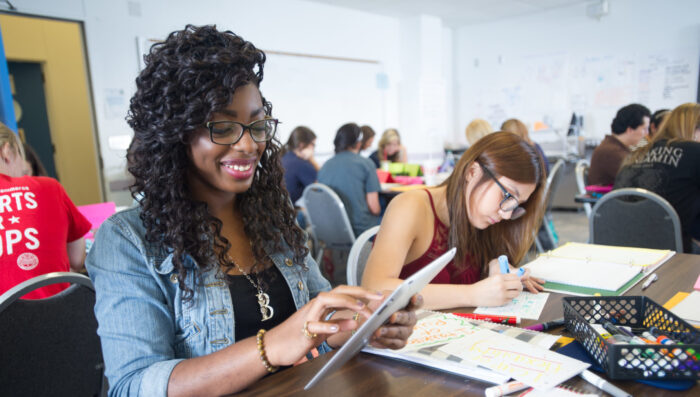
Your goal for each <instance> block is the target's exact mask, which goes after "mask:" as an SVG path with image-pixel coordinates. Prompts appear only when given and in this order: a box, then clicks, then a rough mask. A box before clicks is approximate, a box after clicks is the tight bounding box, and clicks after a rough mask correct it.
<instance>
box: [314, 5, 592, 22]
mask: <svg viewBox="0 0 700 397" xmlns="http://www.w3.org/2000/svg"><path fill="white" fill-rule="evenodd" d="M309 1H313V2H316V3H324V4H328V5H334V6H338V7H345V8H352V9H355V10H360V11H365V12H371V13H374V14H381V15H386V16H391V17H398V18H401V17H411V16H417V15H421V14H427V15H434V16H437V17H440V18H441V19H442V21H443V23H444V24H445V25H446V26H449V27H459V26H463V25H471V24H477V23H484V22H493V21H497V20H500V19H505V18H511V17H516V16H520V15H526V14H533V13H537V12H542V11H545V10H550V9H552V8H559V7H566V6H570V5H574V4H581V3H590V2H591V1H592V0H309Z"/></svg>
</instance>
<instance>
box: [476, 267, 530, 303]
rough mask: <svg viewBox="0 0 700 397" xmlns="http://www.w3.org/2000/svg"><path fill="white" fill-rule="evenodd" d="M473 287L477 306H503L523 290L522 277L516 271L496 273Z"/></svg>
mask: <svg viewBox="0 0 700 397" xmlns="http://www.w3.org/2000/svg"><path fill="white" fill-rule="evenodd" d="M471 287H472V288H474V298H475V303H476V305H475V306H503V305H505V304H507V303H509V302H510V301H512V300H513V298H515V297H517V296H518V295H519V294H520V292H522V290H523V284H522V282H521V281H520V277H518V276H517V275H516V274H514V273H508V274H495V275H492V276H490V277H487V278H485V279H483V280H481V281H479V282H477V283H475V284H472V286H471Z"/></svg>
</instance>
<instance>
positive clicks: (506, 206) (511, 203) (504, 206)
mask: <svg viewBox="0 0 700 397" xmlns="http://www.w3.org/2000/svg"><path fill="white" fill-rule="evenodd" d="M479 165H480V166H481V169H482V170H484V172H485V173H486V175H488V176H490V177H491V179H493V181H494V182H496V185H498V187H500V188H501V191H502V192H503V200H501V203H500V204H499V208H500V209H501V211H503V212H511V211H512V212H511V215H510V219H511V220H513V219H518V218H520V217H521V216H523V215H525V208H523V207H521V206H520V203H519V202H518V199H517V198H516V197H515V196H513V195H512V194H510V192H509V191H508V189H506V188H505V186H503V185H502V184H501V182H499V181H498V179H496V175H494V174H493V172H491V170H490V169H488V168H486V167H485V166H484V165H483V164H481V163H479Z"/></svg>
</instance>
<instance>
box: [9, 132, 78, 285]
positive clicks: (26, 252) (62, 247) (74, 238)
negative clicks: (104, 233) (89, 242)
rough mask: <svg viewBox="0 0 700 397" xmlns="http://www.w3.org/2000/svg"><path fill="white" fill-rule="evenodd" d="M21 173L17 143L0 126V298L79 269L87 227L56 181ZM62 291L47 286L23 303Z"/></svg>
mask: <svg viewBox="0 0 700 397" xmlns="http://www.w3.org/2000/svg"><path fill="white" fill-rule="evenodd" d="M25 167H26V164H25V161H24V148H23V147H22V143H21V142H20V140H19V137H18V136H17V134H15V133H14V132H13V131H12V130H10V129H9V128H7V127H6V126H5V125H4V124H2V123H0V191H2V192H3V193H2V194H0V201H2V202H3V203H5V204H6V205H4V206H3V207H4V210H3V214H2V215H3V216H2V221H1V223H0V236H1V237H2V240H3V250H2V251H1V252H0V294H2V293H4V292H5V291H7V290H8V289H10V288H12V287H14V286H15V285H17V284H19V283H21V282H23V281H26V280H29V279H31V278H34V277H36V276H40V275H42V274H46V273H51V272H67V271H71V270H73V271H80V270H82V269H83V268H84V263H83V262H84V259H85V239H84V238H83V236H84V235H85V234H86V233H87V232H88V231H89V230H90V227H91V224H90V222H89V221H88V220H87V219H85V217H84V216H83V215H82V214H81V213H80V211H78V209H77V208H76V207H75V205H74V204H73V202H72V201H71V199H70V198H69V197H68V195H67V194H66V192H65V190H63V187H62V186H61V184H60V183H58V181H57V180H55V179H53V178H47V177H32V176H25V175H24V172H25ZM67 287H68V284H64V283H61V284H52V285H49V286H46V287H43V288H39V289H37V290H34V291H32V292H30V293H28V294H27V295H25V296H24V297H23V298H24V299H41V298H46V297H49V296H52V295H54V294H56V293H58V292H61V291H63V290H64V289H66V288H67Z"/></svg>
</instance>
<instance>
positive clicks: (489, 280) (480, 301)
mask: <svg viewBox="0 0 700 397" xmlns="http://www.w3.org/2000/svg"><path fill="white" fill-rule="evenodd" d="M543 168H544V167H543V164H542V159H541V157H540V156H539V154H538V153H537V151H536V150H535V148H533V147H532V146H530V145H529V144H528V143H527V142H525V141H524V140H523V139H522V138H520V137H519V136H517V135H515V134H511V133H508V132H496V133H493V134H489V135H487V136H485V137H483V138H481V139H480V140H479V141H477V142H476V143H475V144H474V145H472V146H471V147H469V149H468V150H467V151H466V152H465V153H464V154H463V155H462V157H461V158H460V160H459V162H458V163H457V166H456V167H455V169H454V171H453V172H452V175H450V177H449V178H448V179H447V180H446V181H445V182H443V183H442V184H441V185H439V186H437V187H434V188H429V189H425V190H412V191H409V192H405V193H402V194H400V195H398V196H397V197H395V198H394V199H393V200H392V201H391V203H389V208H388V209H387V211H386V214H385V215H384V219H383V220H382V225H381V228H380V230H379V233H378V234H377V238H376V240H375V242H374V248H373V249H372V252H371V253H370V256H369V259H368V262H367V266H366V267H365V272H364V275H363V278H362V285H363V286H364V287H367V288H389V289H391V288H395V287H396V286H397V285H398V284H399V283H400V282H401V280H400V279H405V278H406V277H408V276H410V275H411V274H413V273H415V272H417V271H418V270H420V269H421V268H423V267H424V266H425V265H426V264H428V263H430V262H431V261H432V260H433V259H435V258H437V257H438V256H439V255H441V254H443V253H444V252H445V251H447V250H448V249H449V248H450V247H457V255H456V256H455V259H454V261H453V262H451V263H450V264H448V265H447V266H446V267H445V269H443V271H442V272H441V273H440V274H438V275H437V277H435V279H433V281H432V283H431V284H430V285H429V286H427V287H426V288H424V289H423V291H422V292H421V294H422V295H423V298H424V300H425V306H426V307H427V308H428V309H446V308H452V307H464V306H500V305H503V304H505V303H507V302H509V301H510V300H512V299H513V298H515V297H516V296H518V294H519V293H520V292H521V291H522V289H523V285H524V286H525V287H527V288H528V290H530V291H531V292H535V293H536V292H538V290H541V289H542V286H541V285H540V284H542V283H543V282H544V281H542V280H539V279H535V278H533V277H530V276H529V272H528V271H526V272H525V274H524V275H523V277H518V276H517V274H516V273H514V272H511V273H509V274H501V273H500V268H499V264H498V260H497V259H496V258H497V257H498V256H499V255H507V256H508V259H509V260H510V262H511V263H519V262H520V261H521V260H522V259H523V257H524V256H525V254H526V253H527V251H528V249H529V248H530V246H531V245H532V243H533V241H534V236H533V230H535V229H536V228H537V227H538V226H539V224H540V223H541V222H542V213H543V191H544V185H545V175H544V169H543Z"/></svg>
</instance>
